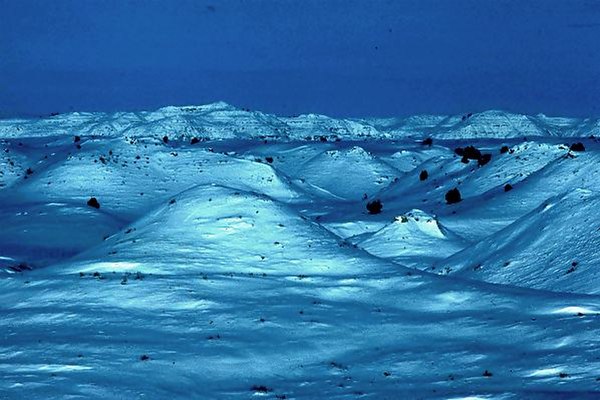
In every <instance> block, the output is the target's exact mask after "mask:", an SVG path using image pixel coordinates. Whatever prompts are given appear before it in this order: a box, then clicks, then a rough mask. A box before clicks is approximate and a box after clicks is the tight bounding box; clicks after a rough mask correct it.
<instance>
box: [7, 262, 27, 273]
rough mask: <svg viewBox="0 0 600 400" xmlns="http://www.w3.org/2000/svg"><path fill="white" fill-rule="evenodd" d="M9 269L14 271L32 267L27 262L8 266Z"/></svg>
mask: <svg viewBox="0 0 600 400" xmlns="http://www.w3.org/2000/svg"><path fill="white" fill-rule="evenodd" d="M8 269H10V270H11V271H13V272H23V271H31V267H30V266H29V265H27V263H21V264H18V265H13V266H11V267H8Z"/></svg>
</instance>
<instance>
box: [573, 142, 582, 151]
mask: <svg viewBox="0 0 600 400" xmlns="http://www.w3.org/2000/svg"><path fill="white" fill-rule="evenodd" d="M569 150H571V151H585V146H584V145H583V143H581V142H577V143H573V144H572V145H571V147H569Z"/></svg>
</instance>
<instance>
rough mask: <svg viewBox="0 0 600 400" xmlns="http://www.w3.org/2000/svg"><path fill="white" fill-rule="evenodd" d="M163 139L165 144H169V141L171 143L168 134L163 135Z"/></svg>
mask: <svg viewBox="0 0 600 400" xmlns="http://www.w3.org/2000/svg"><path fill="white" fill-rule="evenodd" d="M162 140H163V143H164V144H167V143H169V137H168V136H167V135H165V136H163V139H162Z"/></svg>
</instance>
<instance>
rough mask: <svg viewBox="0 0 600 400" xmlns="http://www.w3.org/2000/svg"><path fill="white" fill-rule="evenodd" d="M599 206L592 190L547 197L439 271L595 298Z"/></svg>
mask: <svg viewBox="0 0 600 400" xmlns="http://www.w3.org/2000/svg"><path fill="white" fill-rule="evenodd" d="M599 206H600V197H598V195H597V194H594V192H592V191H590V190H584V189H576V190H574V191H573V192H570V193H568V194H565V195H563V196H558V197H556V198H551V199H549V200H548V201H546V202H545V203H544V204H543V205H541V206H540V207H538V208H537V209H536V210H534V211H533V212H531V213H529V214H527V215H526V216H524V217H523V218H521V219H519V220H518V221H516V222H515V223H513V224H511V225H509V226H508V227H506V228H505V229H503V230H502V231H500V232H498V233H496V234H493V235H491V236H489V237H487V238H486V239H484V240H482V241H480V242H478V243H477V244H476V245H474V246H472V247H468V248H466V249H465V250H464V251H461V252H459V253H457V254H455V255H453V256H452V257H449V258H448V259H446V260H444V261H443V262H442V263H441V264H440V265H439V266H438V269H442V270H446V271H448V272H451V273H452V272H456V273H459V274H461V276H465V277H469V278H471V279H482V280H485V281H487V282H494V283H502V284H511V285H516V286H527V287H533V288H538V289H547V290H555V291H565V292H578V293H588V294H598V293H600V287H599V286H598V282H600V270H598V268H597V267H598V260H599V259H600V243H599V240H600V220H599V219H600V215H599V214H598V207H599Z"/></svg>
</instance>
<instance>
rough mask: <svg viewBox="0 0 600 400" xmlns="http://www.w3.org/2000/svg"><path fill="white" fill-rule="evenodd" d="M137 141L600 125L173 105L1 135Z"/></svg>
mask: <svg viewBox="0 0 600 400" xmlns="http://www.w3.org/2000/svg"><path fill="white" fill-rule="evenodd" d="M69 134H70V135H74V134H79V135H87V136H118V135H128V136H133V137H139V136H150V135H160V136H161V137H162V135H165V134H167V135H171V136H173V137H184V138H186V139H191V138H193V137H199V138H206V139H233V138H237V139H256V138H270V139H295V140H307V139H308V140H329V141H335V140H340V139H345V140H361V139H369V138H371V139H373V138H375V139H400V138H408V137H413V138H423V137H433V138H438V139H446V140H450V139H473V138H479V139H482V138H489V139H502V138H523V137H587V136H589V135H596V136H598V135H600V119H598V118H596V119H594V118H559V117H546V116H544V115H536V116H528V115H522V114H515V113H509V112H505V111H498V110H491V111H484V112H480V113H467V114H463V115H457V116H435V115H421V116H409V117H397V118H332V117H328V116H325V115H319V114H304V115H298V116H294V117H280V116H275V115H272V114H267V113H263V112H260V111H249V110H246V109H239V108H236V107H234V106H232V105H230V104H227V103H225V102H217V103H212V104H207V105H202V106H169V107H163V108H160V109H158V110H155V111H137V112H113V113H106V112H71V113H66V114H59V115H54V116H51V117H46V118H36V119H23V118H14V119H4V120H0V137H7V138H8V137H13V138H14V137H26V136H28V137H39V136H54V135H69Z"/></svg>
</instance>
